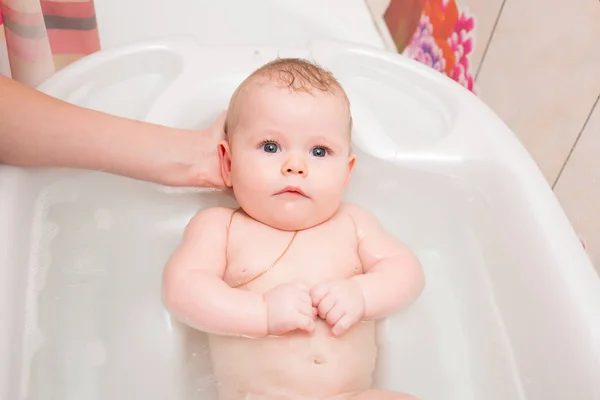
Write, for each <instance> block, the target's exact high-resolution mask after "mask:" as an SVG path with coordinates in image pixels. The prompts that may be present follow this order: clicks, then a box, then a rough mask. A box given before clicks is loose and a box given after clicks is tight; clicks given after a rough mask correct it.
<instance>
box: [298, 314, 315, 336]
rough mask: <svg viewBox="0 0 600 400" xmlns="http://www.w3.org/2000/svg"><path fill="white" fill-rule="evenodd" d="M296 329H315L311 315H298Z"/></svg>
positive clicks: (308, 330)
mask: <svg viewBox="0 0 600 400" xmlns="http://www.w3.org/2000/svg"><path fill="white" fill-rule="evenodd" d="M298 329H302V330H303V331H306V332H312V331H314V330H315V321H314V319H313V318H312V317H309V316H307V315H302V314H300V315H298Z"/></svg>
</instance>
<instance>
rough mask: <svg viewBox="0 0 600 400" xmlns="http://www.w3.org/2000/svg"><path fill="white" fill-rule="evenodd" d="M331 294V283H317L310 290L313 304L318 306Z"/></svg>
mask: <svg viewBox="0 0 600 400" xmlns="http://www.w3.org/2000/svg"><path fill="white" fill-rule="evenodd" d="M328 294H329V285H327V284H325V283H320V284H318V285H315V286H313V287H312V289H311V290H310V298H311V299H312V304H313V306H315V307H316V306H318V305H319V303H321V301H322V300H323V299H324V298H325V296H327V295H328Z"/></svg>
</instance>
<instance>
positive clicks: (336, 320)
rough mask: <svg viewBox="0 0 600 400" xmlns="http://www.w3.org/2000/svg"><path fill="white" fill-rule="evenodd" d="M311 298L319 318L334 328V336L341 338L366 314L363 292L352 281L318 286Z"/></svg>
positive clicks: (311, 293) (344, 280)
mask: <svg viewBox="0 0 600 400" xmlns="http://www.w3.org/2000/svg"><path fill="white" fill-rule="evenodd" d="M310 297H311V298H312V304H313V306H314V307H317V310H318V313H319V317H321V318H322V319H324V320H325V321H327V323H328V324H329V325H331V326H332V329H331V333H332V334H333V335H334V336H341V335H342V334H343V333H344V332H346V331H347V330H348V329H350V327H352V326H353V325H354V324H356V323H357V322H358V321H360V320H361V319H362V318H363V316H364V314H365V299H364V296H363V293H362V290H361V288H360V286H359V285H358V283H356V282H355V281H353V280H351V279H341V280H338V281H333V282H326V283H321V284H318V285H316V286H314V287H313V288H312V289H311V291H310Z"/></svg>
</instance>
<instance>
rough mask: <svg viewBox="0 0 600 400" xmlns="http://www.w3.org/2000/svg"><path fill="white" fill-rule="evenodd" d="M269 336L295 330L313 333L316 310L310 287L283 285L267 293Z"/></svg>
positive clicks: (295, 283) (294, 284)
mask: <svg viewBox="0 0 600 400" xmlns="http://www.w3.org/2000/svg"><path fill="white" fill-rule="evenodd" d="M264 296H265V302H266V304H267V327H268V330H269V334H271V335H275V336H279V335H283V334H284V333H287V332H290V331H293V330H295V329H302V330H305V331H307V332H312V331H313V330H314V329H315V318H316V314H317V312H316V309H315V308H314V307H313V306H312V301H311V298H310V290H309V288H308V286H306V285H304V284H302V283H299V282H291V283H283V284H281V285H278V286H275V287H274V288H273V289H271V290H269V291H267V292H266V293H265V295H264Z"/></svg>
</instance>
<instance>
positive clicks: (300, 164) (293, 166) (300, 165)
mask: <svg viewBox="0 0 600 400" xmlns="http://www.w3.org/2000/svg"><path fill="white" fill-rule="evenodd" d="M281 172H282V174H283V175H300V176H302V177H306V175H307V173H308V169H307V168H306V163H305V162H304V160H303V159H302V157H297V156H292V157H290V158H288V160H287V162H286V163H284V164H283V166H282V169H281Z"/></svg>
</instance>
